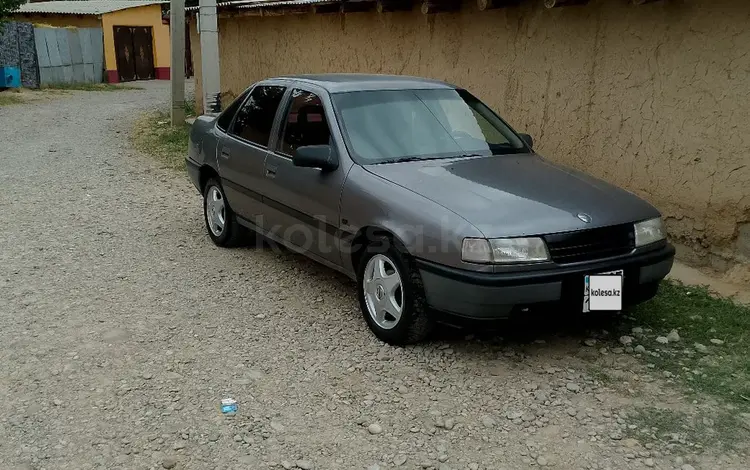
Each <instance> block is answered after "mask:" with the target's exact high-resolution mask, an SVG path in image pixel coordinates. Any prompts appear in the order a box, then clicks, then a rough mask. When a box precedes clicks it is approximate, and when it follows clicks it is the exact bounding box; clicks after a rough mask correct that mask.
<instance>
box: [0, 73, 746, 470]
mask: <svg viewBox="0 0 750 470" xmlns="http://www.w3.org/2000/svg"><path fill="white" fill-rule="evenodd" d="M146 85H147V89H146V90H142V91H123V92H111V93H102V92H98V93H74V94H71V95H66V96H63V97H60V98H59V99H55V100H51V101H44V102H38V103H30V104H24V105H18V106H13V107H7V108H2V109H0V122H2V125H1V126H0V142H2V145H1V146H0V188H2V191H1V192H0V214H1V217H0V220H1V222H2V223H0V243H2V252H1V253H0V371H2V372H1V373H0V397H1V398H0V462H3V463H2V464H0V467H3V468H8V466H9V467H10V468H35V469H37V468H38V469H41V468H47V469H68V468H69V469H86V468H127V469H131V468H162V467H163V468H193V469H210V468H215V469H230V468H237V469H240V468H242V469H261V468H282V467H283V468H292V467H293V466H294V465H296V466H298V467H299V468H316V469H376V468H380V469H386V468H388V469H390V468H408V469H416V468H438V469H519V468H527V467H538V466H549V467H551V468H561V469H577V468H585V469H606V468H609V469H620V468H622V469H626V468H627V469H630V468H647V467H654V468H684V469H687V470H689V468H693V467H694V468H727V469H728V468H742V465H741V463H742V462H743V459H744V458H745V457H744V456H743V455H737V454H735V453H731V452H728V453H726V454H724V453H722V452H721V451H720V449H710V448H709V449H701V450H698V448H696V447H695V444H696V442H690V439H687V440H686V439H685V438H684V437H683V438H680V439H677V440H676V444H675V445H674V446H669V445H666V446H665V445H660V444H652V443H650V442H649V441H648V440H647V439H645V438H644V439H641V438H637V437H638V432H639V431H641V429H640V428H639V426H640V425H639V424H638V421H634V420H633V419H632V416H633V410H637V409H638V407H639V406H641V405H653V404H654V403H660V404H662V405H664V406H665V407H672V408H676V409H678V408H679V409H686V410H690V409H691V407H693V405H692V403H691V401H690V400H687V399H685V398H684V397H682V396H680V395H679V394H678V393H677V392H673V391H670V390H671V389H670V388H669V387H668V386H667V385H665V384H664V383H662V382H661V381H660V380H659V379H657V378H655V377H653V376H652V375H650V373H649V370H648V368H647V366H646V365H645V364H644V363H642V362H641V361H639V360H637V359H635V358H634V357H633V356H632V355H630V354H627V352H628V351H632V347H633V345H628V346H627V348H625V349H624V350H619V351H616V350H607V349H605V350H603V351H600V350H599V347H600V346H599V345H595V346H593V347H588V346H585V345H582V340H584V339H585V338H587V336H582V334H583V333H573V334H567V333H566V334H565V335H556V334H550V333H549V330H548V331H547V332H546V333H539V334H538V336H535V337H531V340H532V341H529V342H527V341H525V340H524V339H523V336H519V335H520V333H519V335H516V336H512V337H510V338H507V339H505V340H503V339H502V338H499V337H493V336H486V337H485V336H483V337H481V338H471V337H467V338H465V337H464V335H465V333H461V334H456V333H452V332H448V333H443V334H442V336H440V337H438V339H437V340H435V341H433V342H429V343H426V344H424V345H420V346H416V347H411V348H406V349H396V348H391V347H388V346H383V345H382V344H381V343H379V342H378V341H377V340H376V339H375V338H374V337H373V336H372V335H371V334H370V333H369V332H368V331H367V330H366V328H365V325H364V322H363V321H362V319H361V317H360V314H359V312H358V308H357V305H356V299H355V296H354V294H353V286H352V285H351V284H350V283H349V281H347V280H346V279H344V278H342V277H341V276H339V275H337V274H335V273H334V272H332V271H330V270H328V269H326V268H323V267H320V266H317V265H315V264H313V263H312V262H308V261H306V260H305V259H303V258H301V257H299V256H296V255H291V254H283V253H281V254H278V253H274V252H272V251H271V250H268V249H263V248H259V249H238V250H223V249H218V248H216V247H214V246H213V245H212V244H211V243H210V241H209V240H208V237H207V236H206V235H205V229H204V226H203V222H202V218H201V210H200V207H201V203H200V198H199V196H198V194H197V193H196V192H195V190H194V189H193V188H192V186H191V185H190V183H189V182H188V181H187V179H186V178H185V177H184V176H183V175H175V174H173V173H168V172H165V171H162V170H159V169H158V168H156V167H154V166H153V165H152V164H151V163H149V162H148V161H147V160H146V159H144V158H143V157H141V156H139V155H137V154H136V153H135V152H134V151H133V150H132V149H131V147H130V145H129V144H128V141H127V139H126V134H127V131H128V129H129V125H130V122H131V121H132V119H133V118H135V117H136V115H137V114H138V113H140V112H142V111H143V109H144V108H146V107H149V106H155V105H158V104H159V103H162V102H164V101H165V100H166V99H167V97H168V88H167V85H168V84H165V83H149V84H146ZM553 331H554V330H553ZM534 339H536V340H538V341H533V340H534ZM590 344H593V343H591V342H590ZM634 344H635V343H634ZM601 370H606V372H607V375H606V377H609V378H610V379H607V378H605V377H604V376H602V375H601V374H599V373H598V372H597V371H601ZM612 377H614V378H615V380H611V378H612ZM225 397H232V398H234V399H236V400H237V401H238V402H239V413H238V414H237V416H235V417H225V416H222V415H221V413H220V412H219V402H220V400H221V399H222V398H225ZM711 410H712V409H711V408H709V409H708V412H711ZM646 431H648V429H646ZM631 436H635V438H634V437H631ZM681 440H682V442H681ZM698 444H700V443H698Z"/></svg>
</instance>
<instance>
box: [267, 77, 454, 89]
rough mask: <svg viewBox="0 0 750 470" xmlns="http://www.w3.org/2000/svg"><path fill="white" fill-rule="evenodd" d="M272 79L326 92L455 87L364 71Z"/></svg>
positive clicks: (438, 81)
mask: <svg viewBox="0 0 750 470" xmlns="http://www.w3.org/2000/svg"><path fill="white" fill-rule="evenodd" d="M273 80H295V81H298V82H306V83H310V84H313V85H317V86H319V87H321V88H323V89H325V90H326V91H328V93H346V92H350V91H373V90H425V89H445V90H453V89H455V88H456V87H455V86H453V85H451V84H449V83H445V82H441V81H440V80H432V79H429V78H421V77H410V76H407V75H380V74H364V73H325V74H319V75H285V76H282V77H276V78H274V79H273Z"/></svg>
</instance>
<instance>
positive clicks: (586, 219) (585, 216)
mask: <svg viewBox="0 0 750 470" xmlns="http://www.w3.org/2000/svg"><path fill="white" fill-rule="evenodd" d="M578 218H579V219H581V222H583V223H585V224H590V223H591V216H590V215H588V214H584V213H583V212H581V213H579V214H578Z"/></svg>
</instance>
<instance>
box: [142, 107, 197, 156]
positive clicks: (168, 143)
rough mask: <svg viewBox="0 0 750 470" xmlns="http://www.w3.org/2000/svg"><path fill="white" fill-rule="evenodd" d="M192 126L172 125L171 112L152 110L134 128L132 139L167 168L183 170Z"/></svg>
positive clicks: (183, 124)
mask: <svg viewBox="0 0 750 470" xmlns="http://www.w3.org/2000/svg"><path fill="white" fill-rule="evenodd" d="M189 137H190V126H189V125H188V124H186V123H180V124H179V125H178V126H175V127H172V126H171V125H170V117H169V113H165V112H152V113H148V114H144V115H143V116H141V118H140V119H138V121H136V124H135V126H134V128H133V131H132V133H131V139H132V141H133V143H134V144H135V146H136V148H137V149H138V150H140V151H141V152H143V153H145V154H148V155H151V156H153V157H154V158H155V159H156V160H158V161H159V162H161V163H162V164H163V165H164V167H165V168H170V169H172V170H183V169H184V168H185V157H186V156H187V149H188V141H189Z"/></svg>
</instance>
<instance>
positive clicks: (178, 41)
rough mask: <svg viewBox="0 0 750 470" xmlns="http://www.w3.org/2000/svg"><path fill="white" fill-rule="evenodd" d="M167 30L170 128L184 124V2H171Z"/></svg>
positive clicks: (177, 0) (178, 0)
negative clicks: (170, 52)
mask: <svg viewBox="0 0 750 470" xmlns="http://www.w3.org/2000/svg"><path fill="white" fill-rule="evenodd" d="M169 29H170V37H171V40H172V63H171V64H170V70H169V77H170V79H171V82H172V113H171V114H172V126H173V127H174V126H181V125H182V124H184V123H185V0H171V2H170V5H169Z"/></svg>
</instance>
